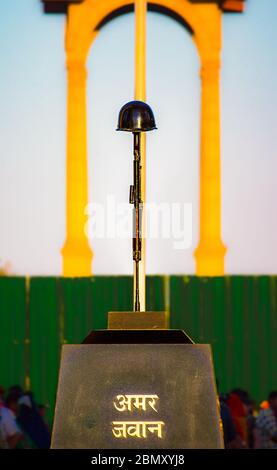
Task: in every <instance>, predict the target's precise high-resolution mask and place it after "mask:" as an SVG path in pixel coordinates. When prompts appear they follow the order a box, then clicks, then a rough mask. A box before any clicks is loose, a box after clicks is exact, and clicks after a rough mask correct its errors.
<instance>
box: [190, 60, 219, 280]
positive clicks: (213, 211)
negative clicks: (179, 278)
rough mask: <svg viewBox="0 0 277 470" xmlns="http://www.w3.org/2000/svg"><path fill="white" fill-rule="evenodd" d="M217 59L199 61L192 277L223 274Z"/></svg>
mask: <svg viewBox="0 0 277 470" xmlns="http://www.w3.org/2000/svg"><path fill="white" fill-rule="evenodd" d="M219 70H220V59H219V57H217V56H216V57H211V58H205V59H202V65H201V84H202V91H201V93H202V96H201V145H200V239H199V245H198V247H197V249H196V250H195V258H196V274H197V275H199V276H221V275H223V274H224V255H225V253H226V247H225V246H224V245H223V243H222V240H221V190H220V179H221V175H220V90H219Z"/></svg>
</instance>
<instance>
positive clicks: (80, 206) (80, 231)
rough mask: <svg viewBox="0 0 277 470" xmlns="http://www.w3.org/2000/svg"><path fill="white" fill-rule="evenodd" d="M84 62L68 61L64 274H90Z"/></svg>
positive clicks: (90, 251) (85, 76)
mask: <svg viewBox="0 0 277 470" xmlns="http://www.w3.org/2000/svg"><path fill="white" fill-rule="evenodd" d="M86 78H87V72H86V67H85V62H84V61H81V60H68V62H67V80H68V94H67V159H66V240H65V244H64V246H63V249H62V257H63V275H64V276H90V275H91V262H92V256H93V254H92V250H91V248H90V246H89V242H88V239H87V238H86V235H85V231H84V229H85V224H86V221H87V217H86V216H85V208H86V205H87V204H88V169H87V126H86Z"/></svg>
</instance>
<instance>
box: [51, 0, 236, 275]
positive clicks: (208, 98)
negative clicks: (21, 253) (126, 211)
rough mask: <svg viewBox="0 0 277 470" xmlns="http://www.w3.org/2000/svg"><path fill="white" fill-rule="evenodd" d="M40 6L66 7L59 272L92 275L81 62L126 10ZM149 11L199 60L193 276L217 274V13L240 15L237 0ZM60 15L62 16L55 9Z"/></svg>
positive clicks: (84, 4)
mask: <svg viewBox="0 0 277 470" xmlns="http://www.w3.org/2000/svg"><path fill="white" fill-rule="evenodd" d="M43 2H44V3H45V8H46V11H47V8H49V10H48V11H51V9H53V8H54V10H52V11H55V8H57V11H58V9H59V8H60V9H61V10H60V11H65V10H66V9H67V22H66V40H65V49H66V63H67V79H68V97H67V103H68V110H67V199H66V200H67V234H66V241H65V245H64V247H63V250H62V255H63V274H64V275H66V276H87V275H90V274H91V261H92V252H91V249H90V246H89V243H88V240H87V238H86V237H85V234H84V226H85V223H86V216H85V214H84V208H85V207H86V205H87V202H88V178H87V141H86V139H87V129H86V60H87V55H88V51H89V49H90V47H91V45H92V43H93V41H94V39H95V37H96V36H97V34H98V33H99V30H101V26H102V25H103V24H105V22H106V21H108V20H109V19H111V18H112V17H114V16H116V15H118V14H122V13H123V12H124V11H128V10H130V8H133V4H134V2H133V1H130V0H43ZM148 7H149V8H150V9H154V10H156V11H161V12H163V13H165V14H169V15H171V16H175V18H176V19H178V21H180V22H182V23H183V24H184V25H185V26H186V27H187V28H188V29H189V31H190V32H191V34H192V39H193V41H194V43H195V45H196V47H197V50H198V53H199V58H200V77H201V131H200V133H201V135H200V141H201V144H200V234H199V244H198V247H197V249H196V251H195V258H196V274H198V275H208V276H216V275H223V274H224V255H225V252H226V248H225V246H224V245H223V243H222V241H221V192H220V96H219V75H220V51H221V20H222V12H223V10H224V9H225V10H227V11H238V12H241V11H243V0H208V1H207V0H205V1H203V0H151V2H149V5H148ZM62 9H64V10H62Z"/></svg>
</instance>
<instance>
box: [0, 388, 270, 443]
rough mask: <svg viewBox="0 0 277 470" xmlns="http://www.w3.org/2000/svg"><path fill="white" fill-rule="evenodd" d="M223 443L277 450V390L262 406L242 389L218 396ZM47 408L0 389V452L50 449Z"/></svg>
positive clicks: (13, 390) (20, 393) (27, 394)
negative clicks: (46, 417) (1, 450)
mask: <svg viewBox="0 0 277 470" xmlns="http://www.w3.org/2000/svg"><path fill="white" fill-rule="evenodd" d="M219 403H220V414H221V422H222V427H223V434H224V444H225V447H226V448H228V449H277V390H276V391H273V392H271V393H270V394H269V396H268V399H267V400H265V401H264V402H262V403H261V405H260V406H259V407H257V406H256V404H255V402H254V401H253V400H252V399H251V397H250V396H249V394H248V393H247V392H246V391H245V390H242V389H239V388H237V389H234V390H232V391H231V392H230V393H228V394H225V395H220V396H219ZM45 411H46V406H44V405H38V404H37V403H36V402H35V400H34V397H33V394H32V392H29V391H28V392H26V391H24V390H23V389H22V388H21V387H20V386H19V385H13V386H12V387H10V388H9V389H8V390H7V391H5V390H4V388H3V387H1V386H0V449H3V448H4V449H5V448H8V449H48V448H49V447H50V438H51V433H50V429H49V426H48V423H47V421H46V419H45Z"/></svg>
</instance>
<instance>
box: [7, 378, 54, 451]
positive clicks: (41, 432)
mask: <svg viewBox="0 0 277 470" xmlns="http://www.w3.org/2000/svg"><path fill="white" fill-rule="evenodd" d="M45 411H46V406H44V405H38V404H37V403H36V402H35V400H34V397H33V394H32V392H25V391H24V390H23V389H22V388H21V387H20V386H19V385H13V386H12V387H10V388H9V389H8V390H7V391H5V390H4V387H2V386H0V449H48V448H49V447H50V430H49V427H48V424H47V421H46V419H45Z"/></svg>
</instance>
